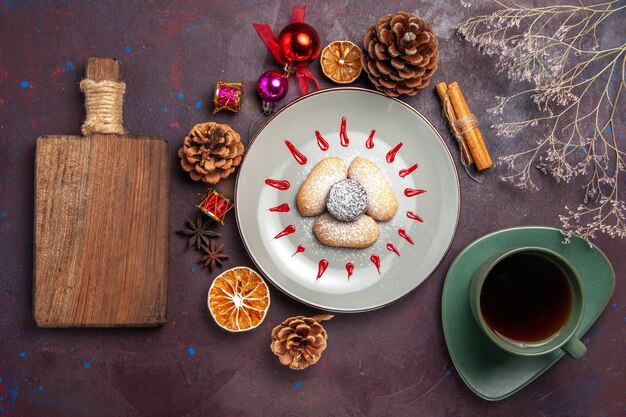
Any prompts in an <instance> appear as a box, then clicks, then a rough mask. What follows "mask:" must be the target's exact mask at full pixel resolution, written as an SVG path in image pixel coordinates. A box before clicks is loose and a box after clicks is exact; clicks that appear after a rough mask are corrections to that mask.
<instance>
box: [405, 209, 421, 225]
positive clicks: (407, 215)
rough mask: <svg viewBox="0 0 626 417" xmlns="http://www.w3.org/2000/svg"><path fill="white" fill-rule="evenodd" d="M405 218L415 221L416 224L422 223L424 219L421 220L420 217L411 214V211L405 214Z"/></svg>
mask: <svg viewBox="0 0 626 417" xmlns="http://www.w3.org/2000/svg"><path fill="white" fill-rule="evenodd" d="M406 217H408V218H409V219H411V220H417V221H418V222H422V223H424V219H422V218H421V217H420V216H418V215H417V214H415V213H413V212H412V211H407V212H406Z"/></svg>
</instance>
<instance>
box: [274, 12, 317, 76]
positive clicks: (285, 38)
mask: <svg viewBox="0 0 626 417" xmlns="http://www.w3.org/2000/svg"><path fill="white" fill-rule="evenodd" d="M278 45H279V47H280V54H281V56H282V57H283V59H284V60H285V62H287V64H289V65H290V66H292V67H305V66H307V65H308V64H309V63H311V62H313V61H314V60H315V58H317V56H318V55H319V53H320V37H319V35H318V34H317V31H316V30H315V29H313V27H312V26H310V25H307V24H306V23H301V22H296V23H292V24H290V25H287V26H286V27H285V28H284V29H283V30H282V31H281V32H280V34H279V35H278Z"/></svg>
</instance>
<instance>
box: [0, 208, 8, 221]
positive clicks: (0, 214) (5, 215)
mask: <svg viewBox="0 0 626 417" xmlns="http://www.w3.org/2000/svg"><path fill="white" fill-rule="evenodd" d="M0 217H2V218H3V219H6V218H7V217H9V212H8V211H7V210H3V211H0Z"/></svg>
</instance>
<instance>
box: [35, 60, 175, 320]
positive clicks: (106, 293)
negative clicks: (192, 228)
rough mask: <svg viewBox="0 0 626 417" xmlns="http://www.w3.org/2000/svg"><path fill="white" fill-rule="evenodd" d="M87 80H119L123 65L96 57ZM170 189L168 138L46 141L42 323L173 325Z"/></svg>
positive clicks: (39, 245)
mask: <svg viewBox="0 0 626 417" xmlns="http://www.w3.org/2000/svg"><path fill="white" fill-rule="evenodd" d="M87 78H90V79H93V80H94V81H96V82H99V81H103V80H111V81H120V80H121V64H120V62H119V61H117V60H115V59H113V58H91V59H90V60H89V62H88V64H87ZM169 189H170V152H169V143H168V142H167V141H166V140H165V139H161V138H157V137H149V136H136V135H126V134H92V135H89V136H41V137H39V138H38V139H37V156H36V163H35V243H34V245H35V247H34V255H35V260H34V261H35V267H34V283H33V293H34V303H33V313H34V318H35V321H36V322H37V325H39V326H42V327H74V326H76V327H115V326H157V325H161V324H164V323H165V320H166V316H167V293H168V288H167V281H168V256H169Z"/></svg>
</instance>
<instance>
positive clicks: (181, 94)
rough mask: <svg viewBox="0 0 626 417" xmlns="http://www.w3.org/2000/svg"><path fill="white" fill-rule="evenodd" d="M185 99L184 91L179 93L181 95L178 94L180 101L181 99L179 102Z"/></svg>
mask: <svg viewBox="0 0 626 417" xmlns="http://www.w3.org/2000/svg"><path fill="white" fill-rule="evenodd" d="M183 97H185V96H184V95H183V93H182V91H181V92H179V93H178V99H179V100H182V99H183Z"/></svg>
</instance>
